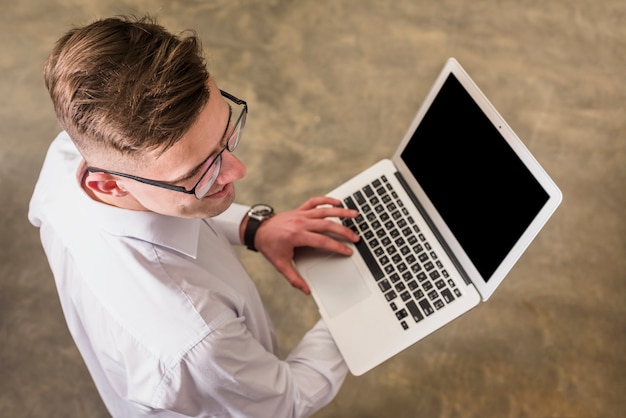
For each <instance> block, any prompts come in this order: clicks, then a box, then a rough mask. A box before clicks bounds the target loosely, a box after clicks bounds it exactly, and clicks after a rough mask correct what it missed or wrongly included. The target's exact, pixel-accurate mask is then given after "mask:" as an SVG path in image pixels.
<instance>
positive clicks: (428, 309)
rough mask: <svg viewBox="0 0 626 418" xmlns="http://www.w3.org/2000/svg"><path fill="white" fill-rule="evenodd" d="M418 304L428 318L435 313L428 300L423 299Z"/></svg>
mask: <svg viewBox="0 0 626 418" xmlns="http://www.w3.org/2000/svg"><path fill="white" fill-rule="evenodd" d="M418 303H419V305H420V307H421V308H422V310H423V311H424V313H425V314H426V316H430V315H432V314H433V313H434V312H435V310H434V309H433V307H432V306H430V303H429V302H428V300H426V299H422V300H420V301H419V302H418ZM407 305H408V303H407ZM407 307H408V306H407Z"/></svg>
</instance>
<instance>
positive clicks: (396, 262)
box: [342, 176, 461, 330]
mask: <svg viewBox="0 0 626 418" xmlns="http://www.w3.org/2000/svg"><path fill="white" fill-rule="evenodd" d="M344 205H345V206H346V207H348V208H350V209H356V210H357V211H359V216H358V217H357V218H354V219H349V218H346V219H343V220H342V222H343V224H344V225H345V226H347V227H349V228H351V229H352V230H353V231H355V232H356V233H357V234H359V235H360V236H361V240H360V241H359V242H358V243H357V244H356V248H357V249H358V251H359V253H360V254H361V256H362V257H363V259H364V260H365V263H366V264H367V265H368V267H369V268H370V270H371V272H372V274H373V275H374V278H375V279H376V282H377V283H378V287H379V289H380V291H381V292H382V294H383V295H384V297H385V300H386V301H387V303H388V304H389V307H390V308H391V310H392V311H393V312H394V313H395V315H396V318H398V321H399V322H400V325H401V326H402V328H403V329H405V330H408V329H409V328H410V324H411V323H417V322H420V321H422V320H423V319H424V318H425V317H428V316H430V315H432V314H433V313H435V312H436V311H438V310H439V309H441V308H443V307H444V306H446V305H447V304H449V303H452V302H454V300H455V299H456V298H459V297H461V291H460V289H459V288H458V287H457V286H456V285H455V283H454V281H452V280H451V279H450V278H449V274H448V272H447V271H446V269H445V268H444V266H443V264H442V263H441V261H440V260H439V257H438V255H437V253H436V252H435V250H433V248H432V247H431V245H430V244H429V243H428V240H427V239H426V237H425V236H424V234H423V233H422V232H421V231H420V229H419V227H418V226H417V224H416V223H415V220H414V219H413V218H412V217H411V216H410V214H409V211H408V210H407V209H406V207H405V206H404V203H403V202H402V200H401V199H400V198H399V197H398V194H397V193H396V192H395V191H394V189H393V186H392V184H391V183H390V182H389V181H388V179H387V177H386V176H381V177H380V178H379V179H376V180H374V181H373V182H372V183H371V184H369V185H367V186H365V187H363V188H362V189H361V190H359V191H357V192H356V193H354V194H353V195H352V196H349V197H347V198H345V199H344ZM411 318H412V319H411Z"/></svg>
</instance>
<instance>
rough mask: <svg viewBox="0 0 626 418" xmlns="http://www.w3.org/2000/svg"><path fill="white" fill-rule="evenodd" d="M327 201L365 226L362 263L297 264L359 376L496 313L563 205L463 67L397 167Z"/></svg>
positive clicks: (329, 258)
mask: <svg viewBox="0 0 626 418" xmlns="http://www.w3.org/2000/svg"><path fill="white" fill-rule="evenodd" d="M381 140H385V138H381ZM329 196H332V197H335V198H337V199H340V200H342V201H343V202H344V205H345V206H347V207H351V208H356V209H358V210H359V212H360V214H361V215H360V217H359V218H358V219H356V220H354V221H350V220H343V222H344V224H346V225H348V226H350V227H351V228H353V229H354V230H355V231H357V232H358V233H359V235H360V236H361V241H360V242H359V243H358V244H357V245H355V246H354V255H353V256H352V257H343V256H339V255H333V254H330V253H327V252H324V251H322V250H314V249H302V250H301V251H299V252H298V253H297V255H296V259H295V263H296V266H297V268H298V269H299V271H300V273H301V274H302V275H303V277H304V278H305V279H306V281H307V283H308V284H309V286H310V288H311V292H312V294H313V297H314V299H315V301H316V303H317V305H318V307H319V310H320V313H321V316H322V317H323V318H324V320H325V322H326V323H327V324H328V327H329V329H330V332H331V334H332V336H333V338H334V339H335V341H336V343H337V346H338V347H339V350H340V351H341V353H342V355H343V356H344V358H345V360H346V362H347V364H348V366H349V368H350V371H351V372H352V373H353V374H354V375H360V374H363V373H365V372H366V371H368V370H370V369H372V368H373V367H375V366H377V365H378V364H380V363H382V362H383V361H385V360H387V359H388V358H390V357H392V356H393V355H395V354H397V353H398V352H400V351H401V350H403V349H405V348H407V347H408V346H410V345H411V344H413V343H415V342H416V341H418V340H420V339H422V338H424V337H425V336H427V335H428V334H430V333H432V332H433V331H435V330H437V329H439V328H441V327H442V326H444V325H445V324H447V323H449V322H451V321H452V320H453V319H455V318H457V317H459V316H460V315H462V314H463V313H465V312H467V311H468V310H469V309H471V308H473V307H474V306H476V305H477V304H478V303H479V302H480V301H481V300H483V301H486V300H487V299H488V298H489V297H490V296H491V294H492V293H493V292H494V291H495V289H496V288H497V287H498V285H499V284H500V283H501V282H502V280H503V279H504V277H505V276H506V274H507V273H508V272H509V270H510V269H511V268H512V267H513V265H514V264H515V262H516V261H517V260H518V259H519V257H520V256H521V254H522V253H523V252H524V250H525V249H526V248H527V247H528V245H529V244H530V242H531V241H532V240H533V238H534V237H535V236H536V235H537V233H538V232H539V230H540V229H541V228H542V227H543V225H544V224H545V223H546V222H547V220H548V218H550V216H551V215H552V213H553V212H554V211H555V209H556V208H557V206H558V205H559V203H560V202H561V198H562V195H561V192H560V190H559V189H558V187H557V186H556V184H555V183H554V182H553V181H552V180H551V179H550V177H549V176H548V174H547V173H546V172H545V171H544V170H543V168H542V167H541V166H540V165H539V163H538V162H537V161H536V160H535V158H534V157H533V156H532V155H531V154H530V152H529V151H528V149H527V148H526V147H525V146H524V144H522V142H521V141H520V139H519V138H518V137H517V136H516V135H515V133H514V132H513V131H512V130H511V128H510V127H509V126H508V125H507V123H506V122H505V121H504V119H503V118H502V117H501V116H500V115H499V114H498V112H497V111H496V109H495V108H494V107H493V106H492V105H491V103H489V101H488V100H487V98H486V97H485V96H484V95H483V93H482V92H481V91H480V90H479V89H478V87H477V86H476V84H475V83H474V82H473V81H472V80H471V79H470V77H469V76H468V74H467V73H466V72H465V71H464V70H463V68H462V67H461V66H460V64H459V63H458V62H457V61H456V60H455V59H454V58H450V59H449V60H448V61H447V62H446V64H445V66H444V68H443V70H442V71H441V73H440V75H439V76H438V78H437V80H436V81H435V84H434V85H433V87H432V89H431V90H430V92H429V94H428V96H427V97H426V99H425V100H424V103H423V104H422V106H421V108H420V109H419V111H418V112H417V115H416V116H415V119H414V120H413V122H412V123H411V126H410V127H409V129H408V131H407V133H406V135H405V136H404V138H403V139H402V141H401V143H400V146H399V147H398V149H397V150H396V152H395V154H394V155H393V157H392V158H391V159H390V160H389V159H385V160H382V161H380V162H378V163H377V164H375V165H374V166H372V167H370V168H368V169H367V170H365V171H364V172H362V173H360V174H359V175H357V176H356V177H354V178H352V179H351V180H349V181H348V182H346V183H345V184H343V185H341V186H340V187H338V188H337V189H335V190H333V191H332V192H331V193H329ZM337 221H338V222H341V220H339V219H337ZM350 245H351V244H350Z"/></svg>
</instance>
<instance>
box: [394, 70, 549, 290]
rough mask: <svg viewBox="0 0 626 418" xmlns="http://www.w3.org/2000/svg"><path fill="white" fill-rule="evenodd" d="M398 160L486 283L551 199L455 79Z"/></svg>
mask: <svg viewBox="0 0 626 418" xmlns="http://www.w3.org/2000/svg"><path fill="white" fill-rule="evenodd" d="M402 159H403V161H404V163H405V164H406V165H407V166H408V167H409V169H410V170H411V172H412V173H413V176H415V178H416V179H417V181H418V182H419V184H420V185H421V187H422V188H423V189H424V191H425V192H426V194H427V195H428V198H429V199H430V201H431V202H432V203H433V205H434V206H435V207H436V209H437V211H438V212H439V214H440V215H441V217H442V218H443V220H444V221H445V222H446V224H447V225H448V227H449V228H450V230H451V231H452V233H453V234H454V236H455V237H456V239H457V240H458V241H459V243H460V244H461V246H462V247H463V249H464V250H465V252H466V253H467V255H468V256H469V258H470V259H471V260H472V262H473V263H474V265H475V266H476V268H477V270H478V271H479V272H480V274H481V275H482V276H483V278H484V279H485V281H488V280H489V278H490V277H491V276H492V274H493V273H494V271H495V270H496V268H497V267H498V266H499V265H500V263H501V262H502V260H503V259H504V257H506V255H507V254H508V253H509V251H510V250H511V248H512V247H513V246H514V245H515V243H516V242H517V240H518V239H519V238H520V236H521V234H522V233H523V232H524V231H525V230H526V228H527V227H528V225H529V224H530V222H531V221H532V220H533V219H534V218H535V216H536V215H537V213H538V212H539V211H540V209H541V208H542V207H543V205H544V204H545V203H546V201H547V200H548V194H547V193H546V191H545V190H544V189H543V188H542V187H541V185H540V184H539V183H538V182H537V180H535V178H534V177H533V176H532V174H531V173H530V172H529V170H528V169H527V168H526V167H525V166H524V164H523V163H522V161H521V160H520V159H519V157H518V156H517V155H516V154H515V153H514V151H513V150H512V149H511V147H510V145H509V144H508V143H507V142H506V141H505V139H504V138H503V137H502V135H501V134H500V132H499V130H498V128H497V127H495V126H493V124H492V123H491V122H490V121H489V119H488V118H487V116H485V115H484V114H483V112H482V110H481V109H480V108H479V107H478V105H477V104H476V103H475V102H474V100H473V99H472V98H471V97H470V95H469V94H468V93H467V92H466V91H465V89H464V88H463V87H462V86H461V84H460V83H459V81H458V80H457V79H456V77H454V76H453V75H452V74H451V75H450V76H449V77H448V79H447V80H446V82H445V83H444V86H443V87H442V89H441V91H440V93H439V94H438V95H437V97H436V98H435V100H434V102H433V103H432V106H431V107H430V109H429V110H428V112H427V113H426V115H425V117H424V119H423V120H422V122H421V123H420V125H419V126H418V128H417V130H416V131H415V132H414V134H413V138H412V139H411V141H410V142H409V144H408V145H407V147H406V149H405V150H404V151H403V152H402Z"/></svg>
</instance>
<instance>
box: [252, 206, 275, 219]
mask: <svg viewBox="0 0 626 418" xmlns="http://www.w3.org/2000/svg"><path fill="white" fill-rule="evenodd" d="M273 214H274V209H273V208H272V207H271V206H269V205H266V204H258V205H254V206H252V208H250V216H254V217H257V218H265V217H267V216H271V215H273Z"/></svg>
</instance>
